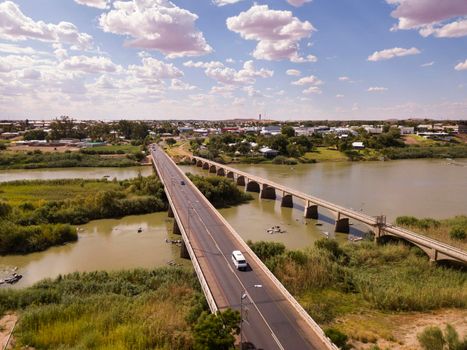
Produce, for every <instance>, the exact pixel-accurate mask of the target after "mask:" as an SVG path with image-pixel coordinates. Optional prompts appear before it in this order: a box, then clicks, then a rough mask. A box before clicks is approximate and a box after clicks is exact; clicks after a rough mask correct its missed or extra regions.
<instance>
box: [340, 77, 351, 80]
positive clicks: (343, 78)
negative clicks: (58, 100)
mask: <svg viewBox="0 0 467 350" xmlns="http://www.w3.org/2000/svg"><path fill="white" fill-rule="evenodd" d="M339 80H340V81H349V80H350V78H349V77H339Z"/></svg>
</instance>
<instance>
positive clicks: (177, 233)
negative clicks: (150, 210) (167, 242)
mask: <svg viewBox="0 0 467 350" xmlns="http://www.w3.org/2000/svg"><path fill="white" fill-rule="evenodd" d="M172 232H173V234H174V235H181V234H182V231H180V227H178V224H177V220H174V226H173V229H172Z"/></svg>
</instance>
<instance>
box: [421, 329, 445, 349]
mask: <svg viewBox="0 0 467 350" xmlns="http://www.w3.org/2000/svg"><path fill="white" fill-rule="evenodd" d="M417 339H418V341H419V343H420V345H421V347H422V348H423V349H425V350H443V347H444V344H445V343H446V341H445V340H444V337H443V332H441V329H439V327H427V328H425V329H424V330H423V332H422V333H420V334H418V335H417Z"/></svg>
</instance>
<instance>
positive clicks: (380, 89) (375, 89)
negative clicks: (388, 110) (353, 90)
mask: <svg viewBox="0 0 467 350" xmlns="http://www.w3.org/2000/svg"><path fill="white" fill-rule="evenodd" d="M387 90H388V89H387V88H385V87H381V86H371V87H369V88H368V90H367V91H368V92H384V91H387Z"/></svg>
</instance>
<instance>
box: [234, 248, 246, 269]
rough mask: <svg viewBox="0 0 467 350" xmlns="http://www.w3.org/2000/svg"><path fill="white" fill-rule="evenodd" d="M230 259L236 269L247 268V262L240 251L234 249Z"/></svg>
mask: <svg viewBox="0 0 467 350" xmlns="http://www.w3.org/2000/svg"><path fill="white" fill-rule="evenodd" d="M232 261H233V263H234V265H235V267H236V268H237V270H246V269H247V268H248V263H247V262H246V259H245V257H244V256H243V254H242V252H241V251H239V250H234V251H233V252H232Z"/></svg>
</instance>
